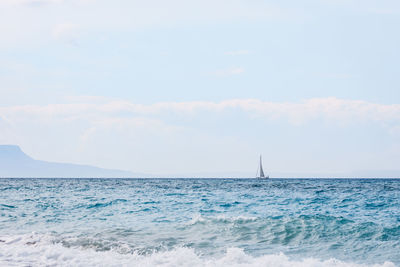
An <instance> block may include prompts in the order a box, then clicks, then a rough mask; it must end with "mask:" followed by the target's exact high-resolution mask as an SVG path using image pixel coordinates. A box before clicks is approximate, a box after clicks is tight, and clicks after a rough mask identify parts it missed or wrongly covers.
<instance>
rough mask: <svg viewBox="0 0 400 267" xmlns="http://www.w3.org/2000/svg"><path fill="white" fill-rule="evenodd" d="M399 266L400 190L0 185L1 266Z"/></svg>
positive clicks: (376, 186)
mask: <svg viewBox="0 0 400 267" xmlns="http://www.w3.org/2000/svg"><path fill="white" fill-rule="evenodd" d="M354 264H360V265H373V264H379V265H383V266H395V265H396V266H398V265H399V264H400V180H395V179H349V180H345V179H270V180H255V179H0V265H2V266H3V265H10V266H21V265H22V266H26V265H28V266H29V265H33V266H36V265H61V266H62V265H64V266H69V265H81V266H88V265H96V266H103V265H106V266H108V265H109V266H112V265H115V266H121V265H125V266H139V265H140V266H145V265H161V266H177V265H178V266H179V265H182V266H223V265H230V266H235V265H237V266H354Z"/></svg>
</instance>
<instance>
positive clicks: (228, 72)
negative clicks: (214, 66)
mask: <svg viewBox="0 0 400 267" xmlns="http://www.w3.org/2000/svg"><path fill="white" fill-rule="evenodd" d="M243 72H244V68H242V67H231V68H228V69H223V70H217V71H214V72H213V73H212V74H213V75H215V76H219V77H224V76H232V75H239V74H242V73H243Z"/></svg>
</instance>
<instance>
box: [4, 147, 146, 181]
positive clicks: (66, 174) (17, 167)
mask: <svg viewBox="0 0 400 267" xmlns="http://www.w3.org/2000/svg"><path fill="white" fill-rule="evenodd" d="M147 176H148V175H145V174H140V173H133V172H130V171H124V170H114V169H104V168H99V167H95V166H90V165H81V164H73V163H58V162H48V161H43V160H36V159H33V158H32V157H30V156H29V155H27V154H25V153H24V152H23V151H22V149H21V148H20V147H19V146H17V145H0V177H3V178H6V177H7V178H32V177H38V178H39V177H40V178H137V177H147Z"/></svg>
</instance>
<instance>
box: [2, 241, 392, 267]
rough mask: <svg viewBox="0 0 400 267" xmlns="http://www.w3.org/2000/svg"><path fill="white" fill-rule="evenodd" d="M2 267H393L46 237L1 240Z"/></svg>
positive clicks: (229, 251)
mask: <svg viewBox="0 0 400 267" xmlns="http://www.w3.org/2000/svg"><path fill="white" fill-rule="evenodd" d="M0 240H2V241H1V242H0V266H163V267H167V266H190V267H196V266H206V267H216V266H222V267H223V266H229V267H236V266H237V267H245V266H274V267H305V266H307V267H317V266H318V267H363V266H373V267H394V266H395V265H394V264H393V263H391V262H385V263H383V264H376V265H361V264H356V263H349V262H342V261H339V260H336V259H330V260H318V259H314V258H307V259H304V260H299V261H295V260H291V259H289V258H288V257H287V256H285V255H284V254H277V255H264V256H260V257H253V256H251V255H248V254H246V253H245V252H244V251H243V250H242V249H239V248H230V249H227V251H226V253H225V254H224V255H223V256H221V257H218V258H210V257H208V258H207V257H202V256H201V255H198V254H197V253H196V252H195V251H194V250H193V249H190V248H182V247H181V248H176V249H174V250H170V251H164V252H157V253H153V254H151V255H146V256H144V255H138V254H135V253H133V254H120V253H118V252H116V251H105V252H96V251H94V250H92V249H81V248H67V247H64V246H62V245H61V244H59V243H53V241H52V238H51V237H50V236H46V235H37V234H33V235H22V236H9V237H0Z"/></svg>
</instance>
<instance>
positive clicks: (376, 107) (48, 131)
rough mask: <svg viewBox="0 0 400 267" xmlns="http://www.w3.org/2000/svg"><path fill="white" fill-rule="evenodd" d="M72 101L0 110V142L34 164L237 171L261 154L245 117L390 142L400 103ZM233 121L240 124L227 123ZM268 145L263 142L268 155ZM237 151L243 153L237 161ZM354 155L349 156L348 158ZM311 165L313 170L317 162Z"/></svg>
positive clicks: (320, 100)
mask: <svg viewBox="0 0 400 267" xmlns="http://www.w3.org/2000/svg"><path fill="white" fill-rule="evenodd" d="M70 100H71V101H75V103H74V102H72V103H67V104H50V105H43V106H40V105H23V106H9V107H0V118H1V119H0V142H1V143H11V144H19V145H21V146H22V147H23V149H24V150H26V152H27V153H28V154H30V155H32V156H33V157H34V158H37V159H43V160H51V161H60V162H73V163H84V164H92V165H98V166H102V167H108V168H120V169H131V170H133V171H144V172H150V173H151V172H152V171H154V170H153V169H152V168H154V162H156V163H157V169H158V171H166V172H179V171H201V170H223V169H230V168H232V166H231V165H232V162H233V161H235V160H236V161H237V164H236V165H237V166H239V167H238V168H240V166H243V165H242V164H243V161H246V162H248V164H249V166H251V164H253V163H252V162H251V159H249V155H253V154H255V153H258V152H257V150H258V149H260V148H259V147H254V144H253V142H252V141H251V138H250V139H249V138H248V137H249V136H247V137H246V138H243V137H241V136H240V134H237V133H236V131H238V130H239V128H241V126H238V125H242V123H244V124H246V123H247V122H246V119H247V120H248V121H250V120H253V121H254V120H256V121H257V122H256V123H255V124H256V125H258V126H260V127H262V128H263V129H268V128H269V127H270V122H271V121H278V122H286V123H288V124H291V125H294V126H295V127H297V126H299V125H304V127H306V128H303V129H308V130H309V131H310V132H309V133H310V135H312V129H314V128H313V126H311V127H309V128H307V127H308V125H305V124H307V123H312V122H313V121H314V122H317V123H318V124H320V123H321V121H323V122H326V124H327V125H329V126H330V127H347V126H348V125H351V126H354V125H360V126H362V124H369V125H371V123H372V125H374V127H379V128H381V129H384V130H386V131H387V134H389V135H392V136H393V137H394V138H397V137H396V136H397V135H398V133H399V132H398V129H399V125H400V104H395V105H385V104H376V103H370V102H366V101H360V100H346V99H338V98H334V97H332V98H313V99H307V100H304V101H300V102H269V101H261V100H258V99H228V100H224V101H220V102H212V101H190V102H159V103H154V104H148V105H146V104H135V103H131V102H128V101H122V100H119V101H116V100H112V99H110V100H107V99H106V98H104V99H103V98H100V99H98V98H96V97H82V98H80V97H77V98H70ZM99 100H100V101H99ZM238 114H239V116H237V115H238ZM232 115H233V116H234V117H235V118H236V117H238V118H240V120H241V121H238V122H237V123H238V124H237V123H236V121H235V122H232V117H229V116H232ZM226 116H228V117H226ZM226 118H228V120H225V119H226ZM209 121H211V122H210V123H209ZM263 125H264V126H263ZM253 126H254V125H253ZM219 127H220V128H219ZM238 127H239V128H238ZM221 128H229V129H231V130H230V131H228V132H226V131H221ZM280 130H282V129H280ZM239 131H240V130H239ZM249 132H253V130H251V129H249ZM250 136H253V135H252V134H251V135H250ZM262 140H263V139H260V141H261V142H264V143H265V142H267V141H265V140H264V141H262ZM276 142H285V141H284V140H276ZM304 142H306V143H310V142H312V140H304ZM327 142H328V141H327ZM272 145H273V144H272V143H268V146H267V145H265V144H264V146H265V147H269V149H271V147H270V146H272ZM299 146H300V148H302V149H303V147H302V146H301V145H299ZM265 147H264V148H265ZM296 149H299V148H296ZM210 151H213V153H212V155H210ZM237 151H241V152H243V153H244V154H240V155H237ZM356 152H357V151H352V153H353V155H355V154H356ZM234 154H235V156H230V155H234ZM396 155H397V154H396ZM295 156H296V155H294V157H295ZM360 156H362V155H360ZM226 157H228V158H229V160H226V161H224V162H223V164H225V165H224V166H222V165H221V163H220V162H221V159H223V158H226ZM353 158H354V157H353ZM271 160H272V159H271ZM326 160H327V161H326V164H327V165H326V166H329V164H332V163H331V160H330V158H329V157H327V158H326ZM382 161H383V160H382ZM278 163H279V162H277V163H276V164H278ZM246 164H247V163H246ZM309 164H311V165H313V166H314V165H315V159H314V158H312V160H311V159H310V162H309ZM343 164H345V163H343ZM301 165H304V164H300V163H299V166H301ZM311 165H310V166H311ZM326 166H325V167H326ZM221 168H222V169H221ZM246 168H247V167H246ZM238 170H239V169H238Z"/></svg>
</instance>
